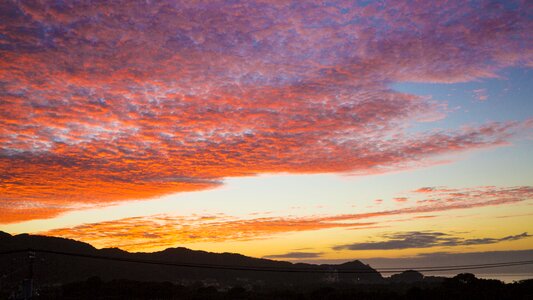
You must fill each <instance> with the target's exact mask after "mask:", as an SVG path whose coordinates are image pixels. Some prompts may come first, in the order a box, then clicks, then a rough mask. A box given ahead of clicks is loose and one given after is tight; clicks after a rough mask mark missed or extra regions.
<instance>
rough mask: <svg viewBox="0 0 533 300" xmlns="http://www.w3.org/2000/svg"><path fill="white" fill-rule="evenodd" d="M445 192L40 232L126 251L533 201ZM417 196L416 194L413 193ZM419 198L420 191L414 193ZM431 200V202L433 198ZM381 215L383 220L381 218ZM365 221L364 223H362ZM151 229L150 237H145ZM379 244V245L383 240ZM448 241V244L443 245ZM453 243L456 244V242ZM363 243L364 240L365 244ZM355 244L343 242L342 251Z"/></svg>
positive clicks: (440, 238)
mask: <svg viewBox="0 0 533 300" xmlns="http://www.w3.org/2000/svg"><path fill="white" fill-rule="evenodd" d="M446 190H448V192H447V194H446V193H442V192H436V193H435V195H431V194H430V195H427V194H424V196H425V197H428V198H427V200H421V201H418V202H416V203H411V206H409V207H403V208H399V209H393V210H381V211H374V212H365V213H352V214H337V215H313V216H299V217H296V216H261V217H258V215H257V214H254V215H249V216H248V217H246V218H244V217H236V216H228V215H224V214H214V215H192V216H189V217H186V216H176V215H152V216H143V217H133V218H125V219H119V220H111V221H106V222H99V223H88V224H82V225H78V226H74V227H72V228H57V229H53V230H49V231H46V232H41V233H40V234H44V235H51V236H59V237H65V238H72V239H76V240H81V241H84V242H87V243H90V244H92V245H94V246H96V247H120V248H122V249H124V250H133V251H151V250H160V249H164V248H167V247H175V246H177V245H182V244H189V243H198V242H213V243H219V242H225V241H247V240H255V239H265V238H271V237H273V236H275V235H279V234H284V233H290V232H302V231H314V230H323V229H333V228H345V229H350V230H351V229H356V230H359V229H367V228H376V227H382V226H383V225H384V224H387V223H389V222H398V221H404V220H392V221H391V220H387V219H386V218H387V217H390V216H404V215H405V216H411V217H412V219H416V218H428V217H434V215H432V216H428V215H427V214H426V213H428V212H432V213H437V212H444V211H450V210H458V209H469V208H475V207H483V206H494V205H508V204H512V203H519V202H522V201H527V200H532V199H533V187H509V188H497V187H479V188H466V189H456V188H446ZM413 194H415V193H413ZM414 196H416V195H414ZM430 200H431V201H430ZM379 218H385V219H384V220H383V219H381V220H380V219H379ZM363 220H364V221H363ZM146 233H149V235H146ZM526 237H529V235H528V234H527V233H524V234H522V235H517V236H509V237H504V238H500V239H467V240H465V239H461V238H458V237H454V236H449V235H446V234H444V233H438V232H414V233H406V234H403V235H400V234H398V235H394V236H389V237H388V239H387V240H385V241H383V242H378V243H377V244H376V243H374V242H371V243H366V245H361V244H359V245H357V244H356V245H355V246H354V247H368V248H371V247H382V248H384V247H389V248H390V249H393V247H397V248H398V247H402V246H403V247H422V246H424V245H425V247H433V246H434V245H443V246H457V245H467V244H470V245H474V244H491V243H497V242H501V241H508V240H517V239H522V238H526ZM380 243H381V244H380ZM445 243H447V244H446V245H444V244H445ZM454 243H455V244H454ZM363 244H365V243H363ZM350 246H352V245H340V246H337V248H338V249H344V248H346V249H347V248H349V247H350Z"/></svg>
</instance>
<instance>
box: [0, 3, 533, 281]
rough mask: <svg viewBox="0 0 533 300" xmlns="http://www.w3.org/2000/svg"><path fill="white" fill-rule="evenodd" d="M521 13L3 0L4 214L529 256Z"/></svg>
mask: <svg viewBox="0 0 533 300" xmlns="http://www.w3.org/2000/svg"><path fill="white" fill-rule="evenodd" d="M532 15H533V5H532V3H531V1H452V0H450V1H436V2H430V1H261V0H250V1H229V0H228V1H216V0H214V1H170V0H167V1H129V0H128V1H125V0H124V1H121V0H117V1H112V2H108V1H93V0H87V1H12V0H8V1H2V2H1V4H0V57H1V59H0V170H2V172H1V173H0V230H3V231H6V232H8V233H11V234H19V233H24V232H28V233H33V234H41V235H50V236H59V237H66V238H72V239H76V240H81V241H84V242H88V243H90V244H92V245H94V246H95V247H97V248H104V247H119V248H121V249H124V250H128V251H145V252H152V251H159V250H163V249H165V248H168V247H188V248H191V249H198V250H206V251H213V252H237V253H241V254H244V255H250V256H254V257H265V258H272V259H282V260H290V261H313V262H328V261H330V262H332V261H336V262H340V261H348V260H352V259H363V260H365V259H366V260H367V261H372V262H373V263H376V264H377V265H380V264H382V263H384V262H385V263H386V262H392V261H396V262H398V261H400V262H402V261H403V262H406V263H413V262H414V261H413V259H414V260H416V259H419V261H423V260H424V259H426V260H428V261H431V260H434V259H435V257H437V256H439V255H440V256H442V257H443V256H446V257H448V259H451V258H453V257H457V258H459V257H460V258H461V259H463V260H464V261H466V262H468V261H470V262H471V261H476V259H477V260H480V259H482V258H485V259H488V257H490V259H495V258H500V259H501V260H502V261H506V258H508V259H509V258H512V257H518V256H517V255H519V256H520V255H521V257H528V258H529V259H531V257H532V256H531V255H533V252H531V251H530V250H533V238H532V235H533V221H532V220H533V155H531V153H533V101H532V100H533V99H532V96H533V86H532V83H533V70H532V68H531V67H533V37H532V36H531V32H533V19H532V17H531V16H532ZM528 250H529V251H528ZM508 259H507V260H508ZM442 261H444V260H442ZM530 271H531V270H530Z"/></svg>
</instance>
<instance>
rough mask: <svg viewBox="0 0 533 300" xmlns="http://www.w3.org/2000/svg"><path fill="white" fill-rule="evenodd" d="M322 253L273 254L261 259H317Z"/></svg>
mask: <svg viewBox="0 0 533 300" xmlns="http://www.w3.org/2000/svg"><path fill="white" fill-rule="evenodd" d="M322 254H323V253H322V252H288V253H284V254H273V255H266V256H263V258H268V259H278V258H283V259H291V258H292V259H304V258H318V257H320V256H322Z"/></svg>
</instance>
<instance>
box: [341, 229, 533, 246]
mask: <svg viewBox="0 0 533 300" xmlns="http://www.w3.org/2000/svg"><path fill="white" fill-rule="evenodd" d="M529 237H531V235H529V234H527V232H524V233H522V234H517V235H510V236H505V237H501V238H474V239H466V238H462V237H458V236H454V235H451V234H448V233H443V232H436V231H409V232H397V233H392V234H386V235H384V236H382V240H381V241H375V242H365V243H353V244H345V245H338V246H334V247H333V249H334V250H399V249H410V248H430V247H438V246H441V247H442V246H444V247H453V246H470V245H485V244H496V243H499V242H505V241H515V240H520V239H524V238H529Z"/></svg>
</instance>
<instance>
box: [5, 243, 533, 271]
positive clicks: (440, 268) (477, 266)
mask: <svg viewBox="0 0 533 300" xmlns="http://www.w3.org/2000/svg"><path fill="white" fill-rule="evenodd" d="M28 251H33V252H40V253H48V254H56V255H64V256H73V257H82V258H91V259H101V260H111V261H119V262H130V263H142V264H151V265H163V266H173V267H186V268H201V269H218V270H230V271H257V272H279V273H331V272H336V273H344V274H373V273H375V272H374V271H370V270H331V269H310V268H307V269H305V268H300V269H295V268H293V269H289V268H279V267H268V266H264V267H253V266H231V265H216V264H199V263H181V262H168V261H167V262H165V261H159V260H143V259H133V258H122V257H112V256H103V255H91V254H81V253H71V252H62V251H53V250H44V249H24V250H10V251H4V252H0V254H14V253H21V252H28ZM530 264H533V260H525V261H512V262H501V263H488V264H471V265H453V266H426V267H406V268H384V269H377V271H378V272H380V273H397V272H398V271H402V270H410V269H411V270H417V271H419V272H442V271H460V270H473V269H488V268H501V267H511V266H522V265H530Z"/></svg>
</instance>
